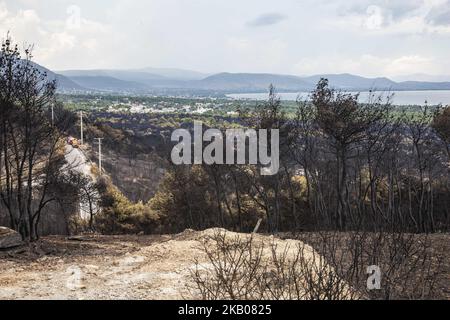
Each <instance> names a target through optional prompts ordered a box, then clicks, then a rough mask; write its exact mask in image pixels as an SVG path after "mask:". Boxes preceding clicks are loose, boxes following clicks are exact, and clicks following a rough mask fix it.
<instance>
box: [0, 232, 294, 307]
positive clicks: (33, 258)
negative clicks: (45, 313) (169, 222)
mask: <svg viewBox="0 0 450 320" xmlns="http://www.w3.org/2000/svg"><path fill="white" fill-rule="evenodd" d="M213 232H214V231H213V230H207V231H204V232H193V231H186V232H184V233H182V234H180V235H176V236H142V237H139V236H120V237H105V236H91V237H87V238H83V240H84V241H69V240H66V239H64V238H62V237H49V238H45V239H44V240H42V241H41V243H39V249H37V250H36V249H35V250H31V251H30V250H26V251H24V252H20V250H19V251H18V252H17V251H16V253H11V252H9V253H6V252H3V253H1V252H0V299H64V300H66V299H105V300H106V299H108V300H109V299H155V300H158V299H183V298H195V296H193V295H192V291H191V290H189V289H187V284H188V282H189V279H190V277H189V276H190V273H191V270H192V269H193V268H194V267H195V263H194V259H198V260H199V261H200V262H206V257H205V256H204V254H203V251H202V250H201V247H202V246H201V242H202V241H203V240H204V239H205V237H207V236H208V235H211V234H212V233H213ZM270 241H272V240H270ZM276 241H278V242H280V243H286V241H283V240H276ZM34 251H38V253H30V252H34Z"/></svg>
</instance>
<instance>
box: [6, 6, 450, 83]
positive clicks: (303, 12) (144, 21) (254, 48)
mask: <svg viewBox="0 0 450 320" xmlns="http://www.w3.org/2000/svg"><path fill="white" fill-rule="evenodd" d="M8 30H9V31H11V34H12V36H13V38H14V39H15V40H16V41H17V42H19V43H20V44H22V43H34V44H35V51H34V55H35V60H36V61H37V62H39V63H41V64H43V65H45V66H46V67H49V68H51V69H53V70H62V69H94V68H97V69H98V68H140V67H176V68H186V69H193V70H198V71H202V72H208V73H212V72H220V71H229V72H276V73H286V74H297V75H310V74H316V73H342V72H349V73H354V74H360V75H364V76H381V75H383V76H390V77H394V76H401V75H408V74H416V73H427V74H432V75H450V0H335V1H333V0H278V1H269V0H79V1H77V0H71V1H66V0H0V36H1V37H2V38H4V37H5V35H6V32H7V31H8Z"/></svg>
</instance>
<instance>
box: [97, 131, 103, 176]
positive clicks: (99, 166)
mask: <svg viewBox="0 0 450 320" xmlns="http://www.w3.org/2000/svg"><path fill="white" fill-rule="evenodd" d="M97 140H98V170H99V171H100V175H102V171H103V168H102V140H103V138H97Z"/></svg>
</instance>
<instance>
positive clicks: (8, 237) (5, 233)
mask: <svg viewBox="0 0 450 320" xmlns="http://www.w3.org/2000/svg"><path fill="white" fill-rule="evenodd" d="M23 244H24V243H23V241H22V237H21V236H20V234H19V233H17V232H16V231H14V230H11V229H9V228H5V227H0V250H3V249H10V248H14V247H19V246H21V245H23Z"/></svg>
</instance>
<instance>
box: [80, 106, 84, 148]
mask: <svg viewBox="0 0 450 320" xmlns="http://www.w3.org/2000/svg"><path fill="white" fill-rule="evenodd" d="M80 123H81V124H80V126H81V145H84V134H83V111H80Z"/></svg>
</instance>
